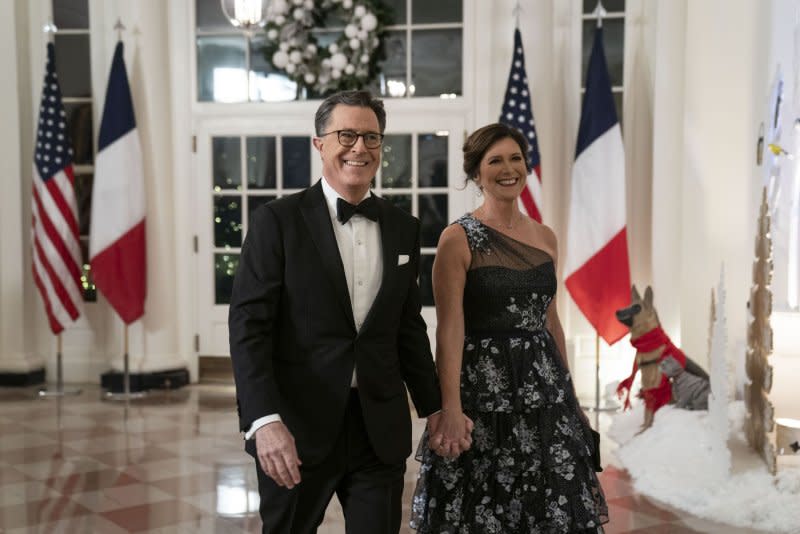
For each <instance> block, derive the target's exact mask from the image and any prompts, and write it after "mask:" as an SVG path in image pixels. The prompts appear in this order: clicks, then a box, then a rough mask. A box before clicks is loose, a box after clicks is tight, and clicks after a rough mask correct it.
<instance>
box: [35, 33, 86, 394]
mask: <svg viewBox="0 0 800 534" xmlns="http://www.w3.org/2000/svg"><path fill="white" fill-rule="evenodd" d="M42 31H44V33H45V34H47V42H48V43H54V42H55V36H56V32H57V31H58V28H57V27H56V25H55V24H54V23H53V21H52V19H48V20H47V22H46V23H45V25H44V27H43V28H42ZM61 346H62V345H61V332H59V333H58V334H56V387H55V389H48V388H46V387H45V388H43V389H40V390H39V398H40V399H43V398H53V397H63V396H67V395H80V394H81V390H80V389H64V371H63V369H64V366H63V362H62V358H61Z"/></svg>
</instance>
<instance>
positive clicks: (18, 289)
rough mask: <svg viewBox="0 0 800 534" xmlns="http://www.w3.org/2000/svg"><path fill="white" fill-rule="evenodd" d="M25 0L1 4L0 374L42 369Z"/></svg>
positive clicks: (25, 372)
mask: <svg viewBox="0 0 800 534" xmlns="http://www.w3.org/2000/svg"><path fill="white" fill-rule="evenodd" d="M25 4H26V3H25V2H0V72H3V73H4V81H3V83H2V84H0V117H3V124H2V126H1V127H0V175H2V176H4V177H5V180H4V185H3V200H2V206H0V258H2V261H0V372H2V373H14V374H27V373H29V372H31V371H35V370H37V369H41V368H42V367H43V359H42V358H41V357H40V356H38V355H35V354H34V353H33V351H31V343H30V339H31V334H33V332H34V331H35V328H33V326H32V325H31V317H32V313H31V306H30V303H31V302H32V299H34V298H37V297H38V295H36V294H35V293H34V291H33V290H32V287H31V286H30V285H29V284H28V283H26V282H27V281H29V280H30V278H31V277H30V276H29V274H28V273H29V267H30V252H29V249H28V243H29V239H28V238H27V237H26V236H27V234H28V233H29V232H30V207H29V204H30V194H29V191H30V187H31V182H30V178H31V170H30V169H31V167H32V163H31V162H32V161H33V160H32V159H30V158H28V157H27V156H28V155H30V150H31V145H32V143H31V141H29V140H28V137H30V136H31V135H32V126H31V120H32V119H31V117H30V114H29V113H28V109H29V108H30V102H31V100H30V96H29V95H28V93H29V91H26V88H27V87H28V79H29V73H28V68H29V66H28V61H27V57H28V48H27V44H26V39H27V32H26V31H25V29H26V27H27V24H26V22H25V21H26V17H27V9H26V6H25Z"/></svg>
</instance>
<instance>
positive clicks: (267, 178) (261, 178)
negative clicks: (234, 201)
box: [247, 137, 276, 189]
mask: <svg viewBox="0 0 800 534" xmlns="http://www.w3.org/2000/svg"><path fill="white" fill-rule="evenodd" d="M275 167H276V165H275V138H274V137H248V138H247V187H249V188H251V189H275V183H276V180H275V174H276V170H275Z"/></svg>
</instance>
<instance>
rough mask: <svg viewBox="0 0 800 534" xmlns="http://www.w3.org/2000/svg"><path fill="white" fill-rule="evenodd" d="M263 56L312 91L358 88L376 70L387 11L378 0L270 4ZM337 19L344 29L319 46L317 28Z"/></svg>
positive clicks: (304, 0) (302, 0) (279, 1)
mask: <svg viewBox="0 0 800 534" xmlns="http://www.w3.org/2000/svg"><path fill="white" fill-rule="evenodd" d="M269 9H270V13H269V17H268V19H267V24H266V27H265V31H266V37H267V44H266V46H265V48H264V54H265V56H266V58H267V60H268V61H270V63H271V64H272V66H273V67H275V68H276V69H277V70H280V71H282V72H284V73H285V74H286V75H287V76H288V77H289V78H290V79H292V80H294V81H295V82H297V84H298V85H299V86H301V87H307V88H308V89H310V90H312V91H313V92H314V93H317V94H323V93H325V92H328V91H334V90H342V89H358V88H361V87H364V86H365V85H366V84H368V83H369V82H370V81H371V80H372V78H374V76H375V75H376V74H377V72H378V66H377V63H378V61H379V59H381V56H382V54H383V35H384V26H385V24H386V20H385V16H386V15H385V12H384V11H383V9H382V8H381V6H380V5H378V4H376V3H375V2H374V0H316V1H315V0H272V3H271V5H270V8H269ZM329 15H333V16H335V17H336V18H338V19H339V20H342V21H343V22H344V30H343V31H342V33H341V34H340V35H339V36H338V37H337V39H336V40H335V41H334V42H333V43H331V44H329V45H328V46H320V45H319V42H318V40H317V38H316V36H315V35H314V34H313V33H312V32H311V30H312V29H314V28H321V27H323V26H322V24H323V21H324V20H325V19H326V18H327V17H328V16H329Z"/></svg>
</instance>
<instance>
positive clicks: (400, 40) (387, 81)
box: [367, 31, 407, 97]
mask: <svg viewBox="0 0 800 534" xmlns="http://www.w3.org/2000/svg"><path fill="white" fill-rule="evenodd" d="M383 43H384V49H385V50H386V59H384V60H383V61H381V62H379V63H378V70H379V74H378V76H377V77H376V78H375V80H373V81H372V82H371V83H370V84H369V86H368V87H367V89H369V90H370V91H372V93H373V94H376V95H381V96H384V97H401V96H406V92H407V88H406V52H407V46H406V32H405V31H394V32H387V34H386V37H385V38H384V40H383Z"/></svg>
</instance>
